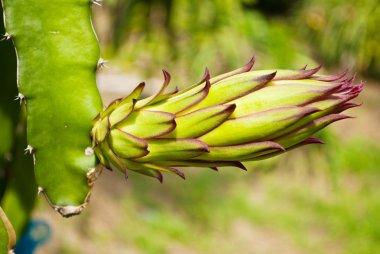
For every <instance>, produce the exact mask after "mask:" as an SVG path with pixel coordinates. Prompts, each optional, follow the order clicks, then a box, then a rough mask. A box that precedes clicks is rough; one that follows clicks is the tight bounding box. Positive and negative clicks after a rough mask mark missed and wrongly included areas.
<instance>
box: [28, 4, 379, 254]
mask: <svg viewBox="0 0 380 254" xmlns="http://www.w3.org/2000/svg"><path fill="white" fill-rule="evenodd" d="M94 24H95V27H96V30H97V32H98V37H99V40H100V42H101V45H102V54H103V57H104V58H105V59H107V60H109V62H107V63H106V65H107V66H106V67H105V68H103V70H101V71H100V72H99V74H98V83H99V88H100V90H101V92H102V96H103V98H104V102H105V103H107V102H109V101H110V100H111V99H112V98H115V97H122V96H124V95H126V94H127V93H128V91H130V90H131V89H133V88H134V87H135V86H136V85H137V84H138V83H139V82H140V81H143V80H145V81H147V85H148V89H147V93H146V94H145V95H148V94H149V93H152V92H153V91H155V90H156V89H157V88H158V87H157V86H158V85H159V84H161V80H162V77H161V69H162V68H165V69H167V70H168V71H169V72H170V73H171V74H172V78H173V79H172V80H173V82H172V85H173V87H174V86H179V87H182V88H183V87H186V86H188V85H191V84H193V83H195V82H196V81H198V80H199V79H200V78H201V76H202V74H203V71H204V68H205V67H206V66H207V67H208V68H209V69H210V71H211V74H213V75H216V74H219V73H222V72H225V71H229V70H231V69H233V68H237V67H240V66H241V65H243V64H244V63H245V62H247V61H248V60H249V59H250V58H251V56H253V55H255V56H256V59H257V61H256V67H255V68H270V69H273V68H301V67H303V66H305V65H306V64H308V66H309V67H315V66H317V65H319V64H323V66H324V70H323V71H324V72H326V73H335V72H338V71H342V70H344V69H345V68H350V70H351V71H350V72H351V74H353V73H356V75H357V76H356V79H357V81H360V80H366V81H367V84H366V87H365V89H364V92H363V93H362V95H361V96H360V97H359V98H358V100H357V102H363V105H362V106H361V107H359V108H356V109H352V110H350V112H349V114H351V115H352V116H355V117H356V119H352V120H346V121H343V122H339V123H337V124H334V125H333V126H330V127H329V128H328V130H327V131H323V132H321V133H320V134H319V136H320V137H321V138H322V139H323V140H325V141H326V143H327V144H326V145H313V146H309V147H304V148H301V149H298V150H296V151H291V152H289V153H287V154H286V155H282V156H279V157H276V158H273V159H269V160H266V161H262V162H252V163H246V166H247V168H248V169H249V170H248V172H244V171H240V170H237V169H234V168H225V169H223V170H220V172H213V171H211V170H208V169H198V168H194V169H185V170H184V171H185V173H186V174H187V180H186V181H183V180H181V179H179V178H178V177H176V176H174V175H173V176H172V175H166V178H165V181H164V184H160V183H158V182H156V181H154V180H152V179H150V178H149V179H148V178H145V177H140V176H138V175H134V174H131V175H130V178H129V180H128V181H125V179H124V176H123V175H122V174H119V173H118V172H108V171H107V172H103V174H102V176H101V177H100V179H99V181H98V183H97V185H96V186H95V189H94V193H93V195H92V200H91V203H90V206H89V207H88V208H87V209H86V210H85V211H84V213H83V214H82V215H81V216H78V217H75V218H71V219H69V220H62V219H61V218H60V216H59V215H57V214H56V213H55V212H53V211H52V210H51V209H50V208H48V207H47V205H46V202H45V201H44V200H42V198H41V199H39V203H38V208H37V209H36V211H35V212H34V218H42V219H44V220H46V221H48V222H49V223H50V225H51V226H52V229H53V238H52V239H51V240H50V241H49V243H47V244H46V245H44V246H43V247H42V248H40V249H39V251H38V253H41V254H43V253H49V254H50V253H62V254H72V253H93V254H97V253H99V254H100V253H107V254H113V253H129V254H145V253H146V254H160V253H168V254H174V253H175V254H177V253H179V254H200V253H202V254H203V253H206V254H208V253H210V254H211V253H218V254H234V253H242V254H251V253H252V254H256V253H257V254H272V253H273V254H274V253H276V254H278V253H281V254H298V253H315V254H318V253H321V254H322V253H342V254H343V253H344V254H350V253H352V254H374V253H380V145H379V144H380V82H379V78H380V29H379V24H380V1H378V0H293V1H287V0H202V1H195V0H104V1H103V7H95V8H94Z"/></svg>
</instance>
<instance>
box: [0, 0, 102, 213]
mask: <svg viewBox="0 0 380 254" xmlns="http://www.w3.org/2000/svg"><path fill="white" fill-rule="evenodd" d="M2 2H3V6H4V10H5V23H6V32H7V33H8V34H9V35H10V37H11V39H12V40H13V42H14V44H15V47H16V49H17V54H18V85H19V92H20V93H21V94H23V95H24V96H25V103H26V106H27V124H28V130H27V136H28V144H29V145H30V149H29V150H32V152H33V155H34V157H35V176H36V181H37V183H38V185H39V186H40V187H41V189H40V190H41V191H43V193H44V194H45V195H46V196H47V198H48V199H49V202H50V203H51V205H52V206H53V207H54V208H55V209H56V210H58V211H59V212H60V213H61V214H62V215H64V216H70V215H73V214H77V213H79V212H80V211H81V210H82V208H83V207H84V206H85V203H86V200H87V197H88V193H89V186H88V184H87V178H86V174H87V172H88V171H89V170H90V169H92V168H94V167H95V166H96V164H97V159H96V157H95V155H93V154H91V153H87V154H85V150H86V148H87V147H91V141H90V139H89V137H88V132H89V131H90V130H91V126H92V119H93V118H94V116H95V115H96V114H97V113H98V112H99V111H100V110H101V108H102V103H101V99H100V95H99V92H98V90H97V87H96V83H95V71H96V68H97V63H98V61H99V48H98V42H97V39H96V36H95V34H94V32H93V29H92V25H91V9H90V5H91V1H90V0H66V1H61V0H29V1H24V0H2Z"/></svg>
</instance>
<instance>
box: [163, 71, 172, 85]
mask: <svg viewBox="0 0 380 254" xmlns="http://www.w3.org/2000/svg"><path fill="white" fill-rule="evenodd" d="M162 73H163V74H164V85H163V86H167V85H168V84H169V83H170V79H171V75H170V73H169V72H168V71H167V70H165V69H162Z"/></svg>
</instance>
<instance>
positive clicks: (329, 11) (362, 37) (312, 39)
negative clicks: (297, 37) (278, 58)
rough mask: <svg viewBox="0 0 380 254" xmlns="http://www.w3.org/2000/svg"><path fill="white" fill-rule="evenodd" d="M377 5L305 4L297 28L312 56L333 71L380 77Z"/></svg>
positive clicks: (311, 0) (323, 0)
mask: <svg viewBox="0 0 380 254" xmlns="http://www.w3.org/2000/svg"><path fill="white" fill-rule="evenodd" d="M379 25H380V1H378V0H350V1H347V0H307V1H305V2H304V5H303V6H301V7H300V9H299V14H298V18H297V20H296V27H297V28H298V29H299V30H300V32H301V33H302V35H303V38H305V39H306V41H307V42H308V43H310V46H311V47H312V49H313V50H314V55H315V56H316V57H318V58H319V59H320V60H321V61H322V62H323V63H324V64H326V65H328V66H330V67H332V66H337V65H343V66H347V65H349V66H350V67H353V68H354V69H355V70H357V71H359V72H361V73H362V74H366V75H372V76H374V77H380V43H379V41H380V33H379Z"/></svg>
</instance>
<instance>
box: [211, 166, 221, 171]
mask: <svg viewBox="0 0 380 254" xmlns="http://www.w3.org/2000/svg"><path fill="white" fill-rule="evenodd" d="M210 168H211V169H212V170H214V171H216V172H218V171H219V169H218V168H217V167H210Z"/></svg>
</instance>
